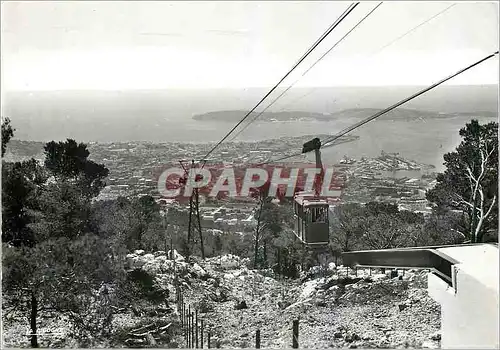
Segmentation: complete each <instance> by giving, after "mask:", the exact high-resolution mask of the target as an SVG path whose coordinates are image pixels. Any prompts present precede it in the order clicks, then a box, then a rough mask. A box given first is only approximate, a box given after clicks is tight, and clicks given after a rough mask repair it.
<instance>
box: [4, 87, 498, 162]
mask: <svg viewBox="0 0 500 350" xmlns="http://www.w3.org/2000/svg"><path fill="white" fill-rule="evenodd" d="M419 89H421V87H380V88H375V87H370V88H366V87H364V88H316V89H298V90H296V91H295V90H294V91H293V92H292V93H290V94H287V95H285V96H284V98H283V99H282V100H280V101H279V103H277V104H275V105H273V106H272V108H270V109H269V110H268V111H271V112H272V111H283V110H287V111H293V110H300V111H308V112H317V113H335V112H339V111H342V110H346V109H352V108H379V109H382V108H385V107H388V106H390V105H391V104H393V103H395V102H397V101H399V100H400V99H402V98H405V97H407V96H408V95H411V94H412V93H414V92H416V91H418V90H419ZM311 90H315V91H311ZM265 92H266V89H265V88H253V89H245V90H230V89H226V90H223V89H216V90H165V91H163V90H162V91H157V90H154V91H145V90H141V91H45V92H28V91H23V92H11V93H5V94H4V95H3V96H2V116H4V117H9V118H10V119H11V120H12V125H13V127H14V128H15V129H16V131H15V138H16V139H18V140H33V141H44V142H46V141H51V140H64V139H66V138H73V139H75V140H77V141H81V142H101V143H110V142H128V141H146V142H153V143H163V142H188V143H207V142H217V141H219V140H220V139H221V138H222V137H223V136H224V135H225V134H226V133H227V132H229V130H231V129H232V127H233V126H234V125H235V122H222V121H196V120H193V119H192V117H193V116H194V115H196V114H202V113H206V112H213V111H222V110H235V109H241V110H242V117H243V115H244V112H243V111H244V110H248V109H249V108H251V107H253V105H255V103H256V102H257V101H258V100H259V99H260V97H262V96H263V95H264V94H265ZM276 93H279V91H277V92H276ZM428 94H429V95H424V96H423V97H420V98H419V99H416V100H414V101H412V102H410V103H408V104H405V105H404V106H402V107H404V108H411V109H416V110H422V111H425V114H426V115H428V113H429V112H432V113H435V114H436V118H428V117H427V118H401V119H398V118H396V119H393V120H387V119H383V118H381V119H377V120H374V121H372V122H369V123H367V124H365V125H363V126H362V127H359V128H358V129H356V130H354V131H352V132H351V133H350V134H351V135H356V136H359V139H358V140H356V141H353V142H348V143H343V144H340V145H336V146H334V147H330V148H325V149H323V151H322V156H323V160H324V162H325V163H331V162H337V161H339V160H340V159H342V158H343V157H344V156H347V157H351V158H356V159H359V158H360V157H376V156H378V155H380V154H381V152H382V151H384V152H390V153H399V154H400V155H401V156H402V157H404V158H407V159H410V160H413V161H416V162H419V163H424V164H429V165H432V166H434V167H435V170H434V171H442V170H443V169H444V168H443V155H444V154H445V153H446V152H450V151H452V150H454V149H455V147H456V146H457V145H458V144H459V143H460V141H461V139H460V136H459V130H460V128H462V127H463V126H464V125H465V123H467V122H468V121H470V120H471V119H473V118H474V119H478V120H479V121H480V122H481V123H487V122H491V121H497V119H498V117H497V111H498V88H497V86H490V85H489V86H443V87H440V88H437V89H436V91H434V92H429V93H428ZM270 100H272V96H271V98H270ZM262 106H266V104H265V103H264V104H263V105H262ZM262 108H264V107H261V108H260V109H257V111H260V110H262ZM443 113H457V115H455V116H452V117H446V118H440V115H441V114H443ZM423 114H424V113H423ZM358 121H359V118H357V117H350V116H349V114H346V115H343V117H342V118H337V119H335V120H332V121H328V122H324V121H287V122H259V121H258V120H257V121H255V122H254V123H252V124H251V125H250V126H249V127H247V128H246V129H245V130H244V132H242V133H241V134H240V135H239V136H238V137H237V138H236V139H235V140H234V141H236V142H247V141H259V140H266V139H275V138H280V137H286V136H289V137H293V136H303V135H324V134H331V135H334V134H336V133H338V132H339V131H341V130H343V129H344V128H346V127H348V126H350V125H352V124H354V123H356V122H358ZM244 125H245V123H243V124H242V126H244ZM238 130H240V129H236V131H238ZM230 139H231V137H229V139H228V140H230ZM300 148H301V145H297V149H300Z"/></svg>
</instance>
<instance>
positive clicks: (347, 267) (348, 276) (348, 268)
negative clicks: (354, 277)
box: [346, 266, 349, 278]
mask: <svg viewBox="0 0 500 350" xmlns="http://www.w3.org/2000/svg"><path fill="white" fill-rule="evenodd" d="M346 277H347V278H349V266H347V276H346Z"/></svg>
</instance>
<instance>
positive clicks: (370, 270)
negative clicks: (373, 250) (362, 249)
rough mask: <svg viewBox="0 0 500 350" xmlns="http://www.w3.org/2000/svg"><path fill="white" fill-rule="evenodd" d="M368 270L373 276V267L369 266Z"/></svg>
mask: <svg viewBox="0 0 500 350" xmlns="http://www.w3.org/2000/svg"><path fill="white" fill-rule="evenodd" d="M368 271H369V273H370V276H371V275H372V268H371V267H369V270H368Z"/></svg>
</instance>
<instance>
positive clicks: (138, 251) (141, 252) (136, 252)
mask: <svg viewBox="0 0 500 350" xmlns="http://www.w3.org/2000/svg"><path fill="white" fill-rule="evenodd" d="M134 254H135V255H142V254H144V250H142V249H139V250H136V251H134Z"/></svg>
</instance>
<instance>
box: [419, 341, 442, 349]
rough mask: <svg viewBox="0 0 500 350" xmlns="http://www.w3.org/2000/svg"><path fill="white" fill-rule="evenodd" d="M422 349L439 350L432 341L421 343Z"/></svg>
mask: <svg viewBox="0 0 500 350" xmlns="http://www.w3.org/2000/svg"><path fill="white" fill-rule="evenodd" d="M422 349H439V345H438V344H436V343H435V342H433V341H430V340H426V341H424V342H423V343H422Z"/></svg>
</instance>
